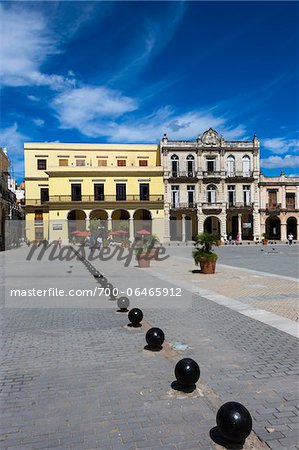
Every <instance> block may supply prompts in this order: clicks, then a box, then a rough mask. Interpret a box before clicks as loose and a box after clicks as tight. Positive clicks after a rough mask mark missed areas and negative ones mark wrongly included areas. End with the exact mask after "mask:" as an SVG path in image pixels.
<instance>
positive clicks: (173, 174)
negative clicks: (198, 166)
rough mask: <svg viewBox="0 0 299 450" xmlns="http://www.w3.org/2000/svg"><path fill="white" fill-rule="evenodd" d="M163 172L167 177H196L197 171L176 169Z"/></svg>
mask: <svg viewBox="0 0 299 450" xmlns="http://www.w3.org/2000/svg"><path fill="white" fill-rule="evenodd" d="M165 174H166V175H167V176H168V177H169V178H196V177H197V172H196V171H195V170H194V171H183V172H181V171H178V172H174V171H172V172H165Z"/></svg>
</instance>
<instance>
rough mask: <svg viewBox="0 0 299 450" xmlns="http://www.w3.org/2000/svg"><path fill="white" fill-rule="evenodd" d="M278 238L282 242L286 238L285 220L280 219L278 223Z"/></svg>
mask: <svg viewBox="0 0 299 450" xmlns="http://www.w3.org/2000/svg"><path fill="white" fill-rule="evenodd" d="M280 240H281V241H282V242H284V241H286V240H287V223H286V222H285V221H281V224H280Z"/></svg>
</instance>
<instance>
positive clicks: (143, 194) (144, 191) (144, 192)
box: [139, 183, 149, 200]
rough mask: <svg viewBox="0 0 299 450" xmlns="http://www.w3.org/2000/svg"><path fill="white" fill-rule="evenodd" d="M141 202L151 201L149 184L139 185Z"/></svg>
mask: <svg viewBox="0 0 299 450" xmlns="http://www.w3.org/2000/svg"><path fill="white" fill-rule="evenodd" d="M139 194H140V200H149V184H148V183H140V185H139Z"/></svg>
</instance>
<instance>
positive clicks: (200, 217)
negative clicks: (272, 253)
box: [160, 129, 260, 241]
mask: <svg viewBox="0 0 299 450" xmlns="http://www.w3.org/2000/svg"><path fill="white" fill-rule="evenodd" d="M160 149H161V154H162V164H163V173H164V200H165V202H164V210H165V240H166V241H169V240H179V241H180V240H182V241H185V240H187V241H188V240H191V239H193V238H194V237H195V235H196V234H197V233H201V232H203V231H209V232H215V233H218V234H219V235H220V236H223V237H224V238H226V237H230V236H231V238H232V239H234V240H238V241H242V240H244V239H246V240H255V241H258V240H259V238H260V221H259V189H258V182H259V172H260V159H259V155H260V144H259V141H258V139H257V138H256V137H255V136H254V138H253V139H252V140H251V141H227V140H224V138H223V137H222V136H219V135H218V133H217V132H216V131H215V130H213V129H209V130H208V131H206V132H205V133H203V135H202V136H198V138H197V139H196V140H195V141H172V140H169V139H168V137H167V136H166V135H164V137H163V139H162V140H161V143H160Z"/></svg>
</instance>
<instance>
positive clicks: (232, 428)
mask: <svg viewBox="0 0 299 450" xmlns="http://www.w3.org/2000/svg"><path fill="white" fill-rule="evenodd" d="M216 423H217V427H218V429H219V431H220V433H221V434H222V436H223V437H224V438H225V439H227V440H228V441H229V442H236V443H242V442H244V441H245V439H246V438H247V436H249V434H250V432H251V429H252V418H251V415H250V412H249V411H248V409H247V408H245V406H243V405H241V403H237V402H227V403H224V404H223V405H222V406H221V407H220V408H219V410H218V412H217V416H216Z"/></svg>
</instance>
